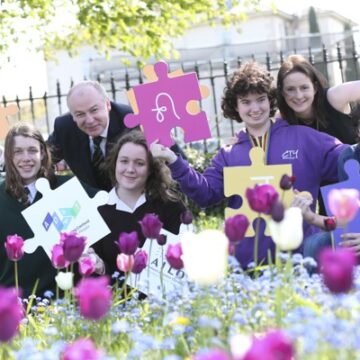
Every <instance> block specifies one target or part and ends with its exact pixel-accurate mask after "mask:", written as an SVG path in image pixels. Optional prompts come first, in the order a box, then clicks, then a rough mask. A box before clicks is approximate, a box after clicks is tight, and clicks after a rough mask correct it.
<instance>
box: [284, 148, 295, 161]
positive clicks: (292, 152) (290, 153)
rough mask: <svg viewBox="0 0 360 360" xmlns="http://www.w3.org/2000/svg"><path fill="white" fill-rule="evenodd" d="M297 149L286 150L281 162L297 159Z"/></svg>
mask: <svg viewBox="0 0 360 360" xmlns="http://www.w3.org/2000/svg"><path fill="white" fill-rule="evenodd" d="M298 154H299V149H296V150H286V151H284V152H283V154H282V155H281V158H282V159H283V160H295V159H297V158H298Z"/></svg>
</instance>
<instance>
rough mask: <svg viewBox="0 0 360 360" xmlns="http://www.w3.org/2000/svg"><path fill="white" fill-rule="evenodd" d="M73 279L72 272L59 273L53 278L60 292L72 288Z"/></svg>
mask: <svg viewBox="0 0 360 360" xmlns="http://www.w3.org/2000/svg"><path fill="white" fill-rule="evenodd" d="M73 278H74V274H73V273H72V272H66V273H65V272H62V271H60V272H59V273H58V274H57V275H56V276H55V281H56V284H57V286H58V287H59V288H60V289H61V290H69V289H71V288H72V287H73Z"/></svg>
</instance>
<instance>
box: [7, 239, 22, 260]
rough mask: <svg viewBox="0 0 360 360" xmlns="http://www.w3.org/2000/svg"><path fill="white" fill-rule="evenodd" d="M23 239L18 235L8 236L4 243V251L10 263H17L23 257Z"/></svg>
mask: <svg viewBox="0 0 360 360" xmlns="http://www.w3.org/2000/svg"><path fill="white" fill-rule="evenodd" d="M23 247H24V239H23V238H22V237H21V236H18V235H16V234H15V235H8V236H7V237H6V242H5V250H6V254H7V256H8V258H9V259H10V260H11V261H18V260H20V259H21V258H22V257H23V256H24V249H23Z"/></svg>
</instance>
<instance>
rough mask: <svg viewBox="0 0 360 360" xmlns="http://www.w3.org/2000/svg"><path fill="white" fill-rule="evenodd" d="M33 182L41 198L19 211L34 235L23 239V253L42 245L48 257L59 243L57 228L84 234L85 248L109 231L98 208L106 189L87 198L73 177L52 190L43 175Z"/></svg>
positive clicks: (61, 230)
mask: <svg viewBox="0 0 360 360" xmlns="http://www.w3.org/2000/svg"><path fill="white" fill-rule="evenodd" d="M35 186H36V189H37V190H38V191H39V192H40V193H42V195H43V196H42V198H41V199H40V200H39V201H37V202H35V203H34V204H33V205H31V206H29V207H28V208H27V209H25V210H24V211H22V215H23V216H24V218H25V220H26V221H27V223H28V224H29V226H30V228H31V230H32V231H33V233H34V235H35V236H34V237H33V238H31V239H27V240H26V241H25V244H24V251H25V252H26V253H33V252H34V251H35V250H36V249H37V248H38V247H39V246H41V247H43V249H44V250H45V252H46V254H47V255H48V256H49V258H51V249H52V247H53V246H54V245H55V244H57V243H59V239H60V232H70V231H76V232H77V233H78V234H81V235H82V236H86V237H87V242H86V248H88V247H89V246H91V245H92V244H94V243H95V242H97V241H98V240H100V239H102V238H103V237H104V236H106V235H107V234H109V233H110V230H109V228H108V226H107V225H106V223H105V221H104V220H103V218H102V217H101V215H100V214H99V212H98V210H97V208H98V207H99V206H101V205H104V204H106V203H107V202H108V199H109V194H108V193H107V192H106V191H99V192H98V193H96V195H95V196H94V197H93V198H90V197H89V196H88V194H87V193H86V191H85V190H84V188H83V187H82V185H81V183H80V182H79V180H78V179H77V178H76V177H73V178H71V179H70V180H68V181H66V182H65V183H64V184H63V185H61V186H59V187H58V188H57V189H55V190H51V188H50V186H49V182H48V180H47V179H45V178H40V179H38V180H37V181H36V183H35Z"/></svg>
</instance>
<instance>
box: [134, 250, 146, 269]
mask: <svg viewBox="0 0 360 360" xmlns="http://www.w3.org/2000/svg"><path fill="white" fill-rule="evenodd" d="M147 261H148V255H147V253H146V251H144V250H139V251H138V252H137V253H136V254H135V255H134V265H133V267H132V269H131V272H132V273H134V274H140V273H141V272H142V271H143V270H144V269H145V268H146V265H147Z"/></svg>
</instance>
